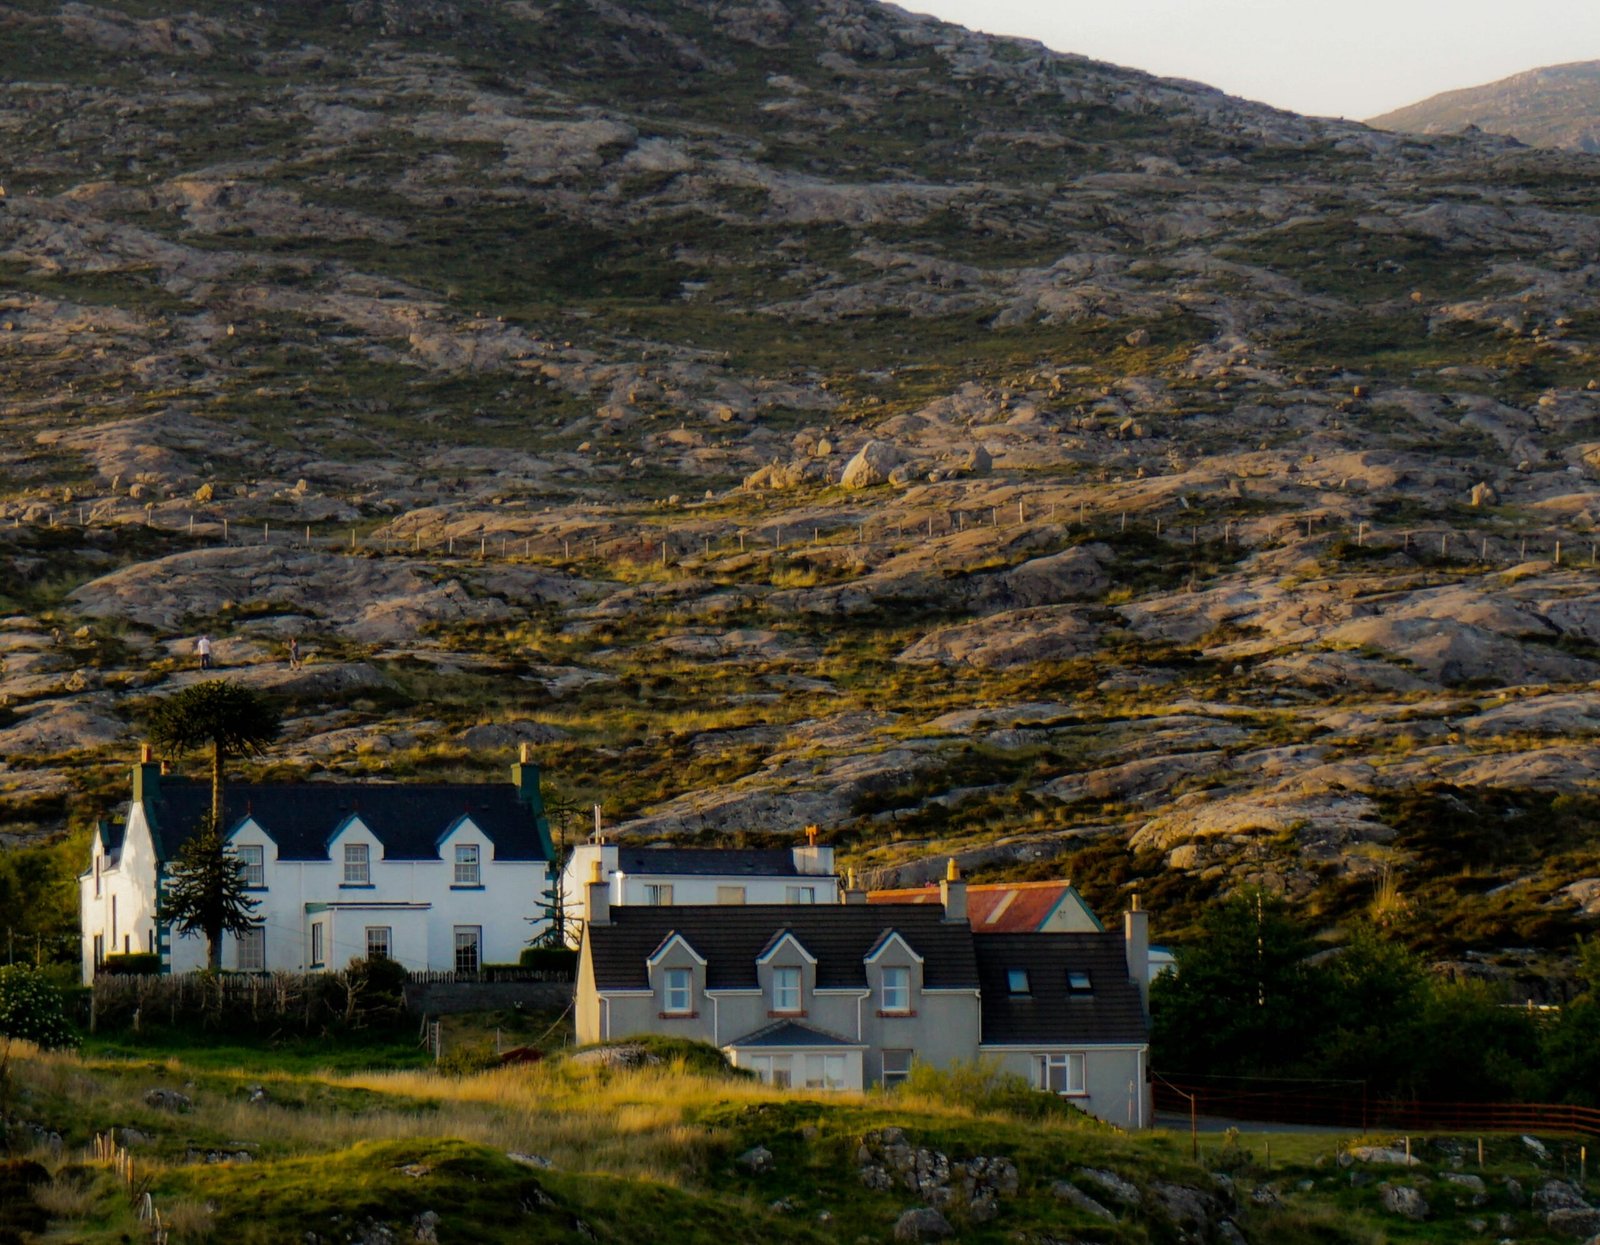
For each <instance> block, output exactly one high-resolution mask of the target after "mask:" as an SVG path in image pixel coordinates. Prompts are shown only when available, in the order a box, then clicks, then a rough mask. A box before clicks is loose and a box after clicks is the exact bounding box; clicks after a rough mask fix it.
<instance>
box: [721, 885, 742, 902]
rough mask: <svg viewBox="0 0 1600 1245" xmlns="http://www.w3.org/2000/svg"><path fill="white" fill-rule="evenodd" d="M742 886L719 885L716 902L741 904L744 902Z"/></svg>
mask: <svg viewBox="0 0 1600 1245" xmlns="http://www.w3.org/2000/svg"><path fill="white" fill-rule="evenodd" d="M744 893H745V892H744V887H742V886H719V887H717V902H718V903H720V904H741V903H743V902H744Z"/></svg>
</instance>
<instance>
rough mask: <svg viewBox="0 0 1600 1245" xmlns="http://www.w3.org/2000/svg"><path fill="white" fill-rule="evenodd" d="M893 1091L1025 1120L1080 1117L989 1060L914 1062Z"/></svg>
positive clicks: (1065, 1104) (1062, 1102)
mask: <svg viewBox="0 0 1600 1245" xmlns="http://www.w3.org/2000/svg"><path fill="white" fill-rule="evenodd" d="M894 1092H896V1093H900V1094H906V1095H909V1096H911V1097H915V1098H927V1099H931V1100H935V1101H938V1102H946V1103H952V1104H955V1105H957V1106H963V1107H968V1108H971V1109H972V1110H974V1111H1002V1112H1005V1113H1006V1114H1008V1115H1018V1116H1023V1117H1025V1118H1028V1119H1038V1118H1040V1117H1041V1116H1046V1115H1061V1114H1081V1112H1079V1111H1078V1108H1076V1107H1074V1106H1073V1105H1072V1104H1070V1103H1068V1102H1067V1101H1065V1100H1064V1099H1063V1098H1061V1097H1060V1096H1059V1095H1056V1094H1050V1093H1045V1092H1043V1091H1041V1090H1037V1089H1034V1087H1033V1086H1032V1085H1030V1084H1028V1081H1027V1078H1026V1077H1022V1076H1018V1075H1017V1074H1016V1073H1015V1072H1006V1071H1004V1070H1003V1069H1002V1068H1001V1067H1000V1065H999V1064H998V1063H997V1062H996V1061H994V1060H993V1059H972V1060H966V1059H958V1060H956V1061H955V1062H954V1063H952V1064H951V1065H950V1066H949V1067H947V1068H936V1067H934V1066H933V1065H932V1064H928V1063H922V1062H920V1061H919V1062H914V1063H912V1065H911V1074H910V1075H909V1076H907V1077H906V1079H905V1080H904V1081H902V1082H901V1084H900V1086H899V1088H898V1089H897V1090H895V1091H894Z"/></svg>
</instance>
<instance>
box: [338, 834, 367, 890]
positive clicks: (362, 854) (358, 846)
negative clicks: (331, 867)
mask: <svg viewBox="0 0 1600 1245" xmlns="http://www.w3.org/2000/svg"><path fill="white" fill-rule="evenodd" d="M344 881H345V885H346V886H366V885H367V884H368V883H369V882H371V881H372V869H371V857H370V856H369V854H368V847H367V844H365V843H346V844H345V845H344Z"/></svg>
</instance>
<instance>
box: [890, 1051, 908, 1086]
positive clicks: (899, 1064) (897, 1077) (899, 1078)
mask: <svg viewBox="0 0 1600 1245" xmlns="http://www.w3.org/2000/svg"><path fill="white" fill-rule="evenodd" d="M910 1075H911V1052H910V1051H908V1050H886V1051H884V1052H883V1083H884V1084H885V1085H899V1084H900V1083H901V1082H903V1081H904V1080H905V1079H906V1078H907V1077H908V1076H910Z"/></svg>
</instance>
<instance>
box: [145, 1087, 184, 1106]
mask: <svg viewBox="0 0 1600 1245" xmlns="http://www.w3.org/2000/svg"><path fill="white" fill-rule="evenodd" d="M144 1104H145V1106H147V1107H154V1108H155V1109H156V1110H158V1111H187V1110H188V1109H189V1108H190V1107H192V1106H194V1101H193V1100H192V1099H191V1098H190V1097H189V1095H188V1094H180V1093H179V1092H178V1091H177V1090H175V1089H148V1090H146V1091H145V1095H144Z"/></svg>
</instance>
